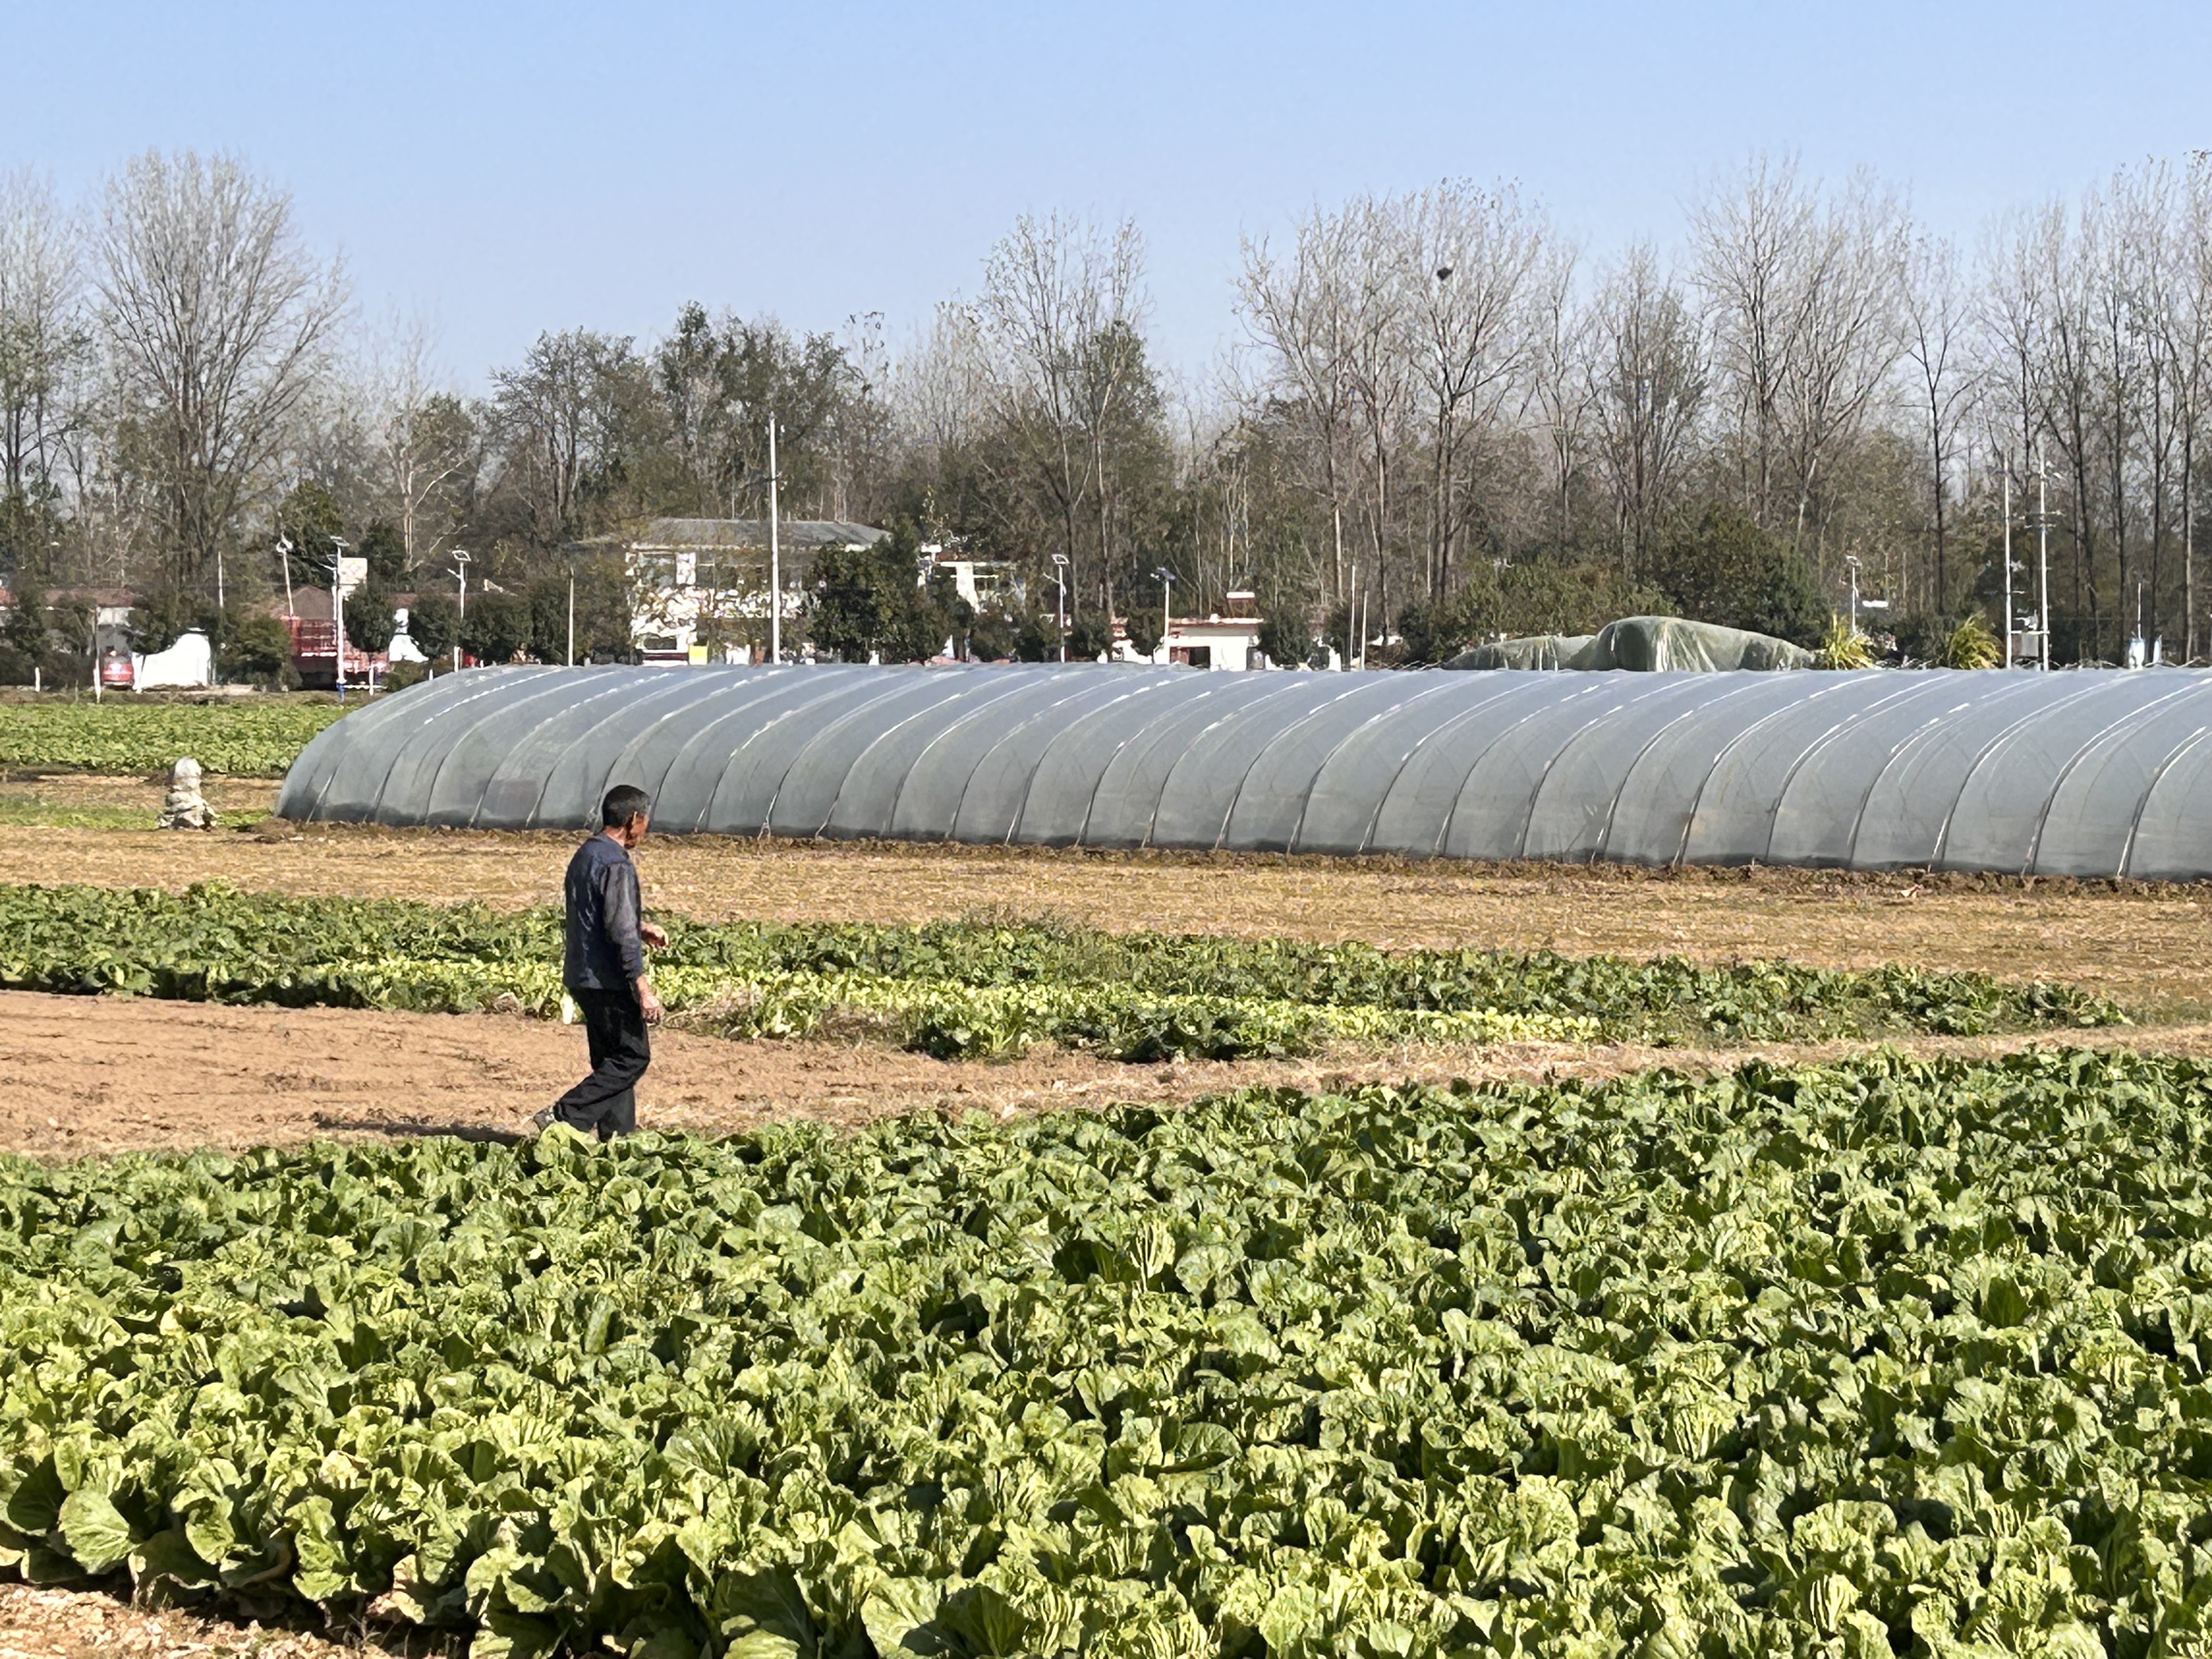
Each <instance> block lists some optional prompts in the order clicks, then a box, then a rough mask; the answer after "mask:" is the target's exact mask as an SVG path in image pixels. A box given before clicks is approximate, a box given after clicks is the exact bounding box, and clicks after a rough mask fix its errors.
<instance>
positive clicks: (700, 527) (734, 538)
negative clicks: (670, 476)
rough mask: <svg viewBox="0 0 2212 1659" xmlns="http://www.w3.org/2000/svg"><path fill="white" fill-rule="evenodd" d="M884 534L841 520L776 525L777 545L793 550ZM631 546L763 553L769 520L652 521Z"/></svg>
mask: <svg viewBox="0 0 2212 1659" xmlns="http://www.w3.org/2000/svg"><path fill="white" fill-rule="evenodd" d="M883 538H884V532H882V531H880V530H878V529H877V528H876V527H875V526H873V525H866V524H854V523H851V522H849V521H848V520H842V519H784V520H781V521H779V523H778V524H777V526H776V540H777V543H778V544H779V545H781V546H783V547H787V548H795V549H804V548H816V547H854V546H859V547H870V546H872V545H874V544H876V543H878V542H879V541H881V540H883ZM630 546H631V547H632V548H633V549H637V550H644V551H647V552H656V553H657V552H684V553H689V552H692V551H694V550H716V551H735V552H750V551H753V550H759V551H761V552H766V551H767V550H768V520H766V519H655V520H653V522H652V523H651V524H650V525H648V526H646V531H645V533H644V534H643V535H641V536H640V537H639V538H637V539H636V540H635V541H634V542H632V543H631V544H630Z"/></svg>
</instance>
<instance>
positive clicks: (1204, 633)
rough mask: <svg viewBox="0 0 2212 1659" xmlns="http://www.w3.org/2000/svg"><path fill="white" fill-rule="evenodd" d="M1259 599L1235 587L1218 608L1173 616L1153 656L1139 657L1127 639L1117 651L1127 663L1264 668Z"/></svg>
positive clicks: (1255, 595)
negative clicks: (1204, 612) (1206, 613)
mask: <svg viewBox="0 0 2212 1659" xmlns="http://www.w3.org/2000/svg"><path fill="white" fill-rule="evenodd" d="M1258 599H1259V596H1258V595H1257V594H1255V593H1253V592H1248V591H1247V590H1245V589H1243V588H1235V589H1232V590H1231V592H1228V593H1227V594H1225V595H1224V596H1223V599H1222V608H1221V609H1220V610H1219V611H1214V612H1212V613H1211V614H1210V615H1207V616H1204V617H1174V618H1172V619H1170V622H1169V623H1168V632H1167V637H1166V638H1165V639H1164V640H1162V641H1160V648H1159V649H1158V651H1156V652H1154V653H1152V655H1151V656H1149V657H1142V656H1139V655H1138V654H1137V652H1136V650H1135V648H1134V647H1132V646H1131V645H1130V643H1129V642H1128V641H1127V640H1126V639H1124V640H1122V641H1120V642H1119V644H1118V646H1117V648H1116V653H1115V654H1116V655H1118V656H1119V657H1120V658H1121V660H1123V661H1124V662H1154V663H1173V664H1176V665H1179V666H1182V667H1186V668H1228V669H1237V670H1242V669H1249V668H1265V667H1267V653H1265V652H1263V651H1261V649H1260V613H1259V610H1258ZM1291 666H1296V665H1294V664H1293V665H1291Z"/></svg>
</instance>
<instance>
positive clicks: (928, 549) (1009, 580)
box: [921, 542, 1017, 614]
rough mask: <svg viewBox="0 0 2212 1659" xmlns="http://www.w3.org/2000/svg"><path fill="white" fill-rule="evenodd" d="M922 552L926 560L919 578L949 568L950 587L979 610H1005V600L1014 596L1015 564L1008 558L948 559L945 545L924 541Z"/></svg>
mask: <svg viewBox="0 0 2212 1659" xmlns="http://www.w3.org/2000/svg"><path fill="white" fill-rule="evenodd" d="M921 552H922V556H923V557H924V558H926V559H927V560H928V561H929V562H928V564H927V565H926V566H925V567H924V568H922V570H921V580H922V581H924V582H927V581H928V580H929V578H930V576H931V575H932V574H933V573H935V572H937V571H939V570H945V571H950V572H951V574H952V586H953V591H954V592H957V593H958V594H959V595H960V597H961V598H962V599H964V600H966V601H967V602H968V605H969V607H970V608H971V609H973V610H974V611H976V612H977V613H978V614H981V612H983V611H1000V610H1004V609H1006V602H1007V601H1008V600H1009V599H1013V598H1015V597H1017V592H1016V590H1017V584H1016V582H1015V580H1014V567H1013V565H1012V562H1009V561H1007V560H1005V559H961V558H950V559H949V558H947V557H945V549H944V547H943V546H941V545H940V544H938V543H936V542H924V543H923V544H921Z"/></svg>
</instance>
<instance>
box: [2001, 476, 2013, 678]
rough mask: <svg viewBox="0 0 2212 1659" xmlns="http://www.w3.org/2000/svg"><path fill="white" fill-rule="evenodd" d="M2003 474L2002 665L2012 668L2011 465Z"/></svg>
mask: <svg viewBox="0 0 2212 1659" xmlns="http://www.w3.org/2000/svg"><path fill="white" fill-rule="evenodd" d="M1999 470H2000V471H2002V473H2003V474H2004V664H2003V665H2004V666H2005V667H2007V668H2009V667H2011V666H2012V463H2011V462H2010V461H2003V462H2001V463H2000V465H1999Z"/></svg>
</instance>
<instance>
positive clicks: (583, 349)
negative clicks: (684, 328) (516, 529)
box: [493, 328, 645, 545]
mask: <svg viewBox="0 0 2212 1659" xmlns="http://www.w3.org/2000/svg"><path fill="white" fill-rule="evenodd" d="M644 379H645V369H644V365H643V364H642V363H641V362H639V361H638V357H637V354H636V352H635V350H634V349H632V344H631V342H630V340H629V337H627V336H620V337H617V336H614V335H608V334H599V333H594V332H593V331H591V330H589V329H580V328H578V329H569V330H567V331H564V332H562V333H559V334H541V335H539V336H538V343H536V344H535V345H533V346H532V347H531V349H530V354H529V356H527V357H526V358H525V359H524V360H523V362H521V364H520V366H519V367H517V368H511V369H503V370H501V372H500V373H499V374H497V375H496V376H495V379H494V387H495V390H494V392H493V405H494V408H495V411H496V414H497V418H498V422H499V428H500V435H501V474H502V478H503V481H504V482H506V483H509V484H511V485H512V486H513V488H514V489H516V490H517V491H518V492H519V493H520V495H521V496H522V497H523V499H524V500H525V501H526V502H527V503H528V504H529V507H530V513H531V517H532V521H533V523H534V526H535V529H536V533H537V536H538V539H539V540H540V541H542V542H544V543H545V544H549V545H550V544H553V543H556V542H558V541H560V540H561V539H562V538H564V537H567V536H568V535H571V534H573V533H574V530H575V527H576V518H577V509H578V507H579V504H580V498H581V496H582V495H583V493H584V491H585V489H586V487H587V485H589V484H590V483H592V481H593V479H594V477H605V476H606V475H607V473H608V472H609V471H611V468H612V466H613V465H615V464H616V463H617V460H618V459H619V458H620V454H621V450H622V447H623V441H624V439H625V437H626V436H627V435H628V432H627V429H626V428H627V427H628V425H629V421H628V419H627V418H626V417H628V416H631V415H632V414H633V413H634V412H635V405H636V404H638V403H639V402H640V401H641V398H642V395H643V384H644Z"/></svg>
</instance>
